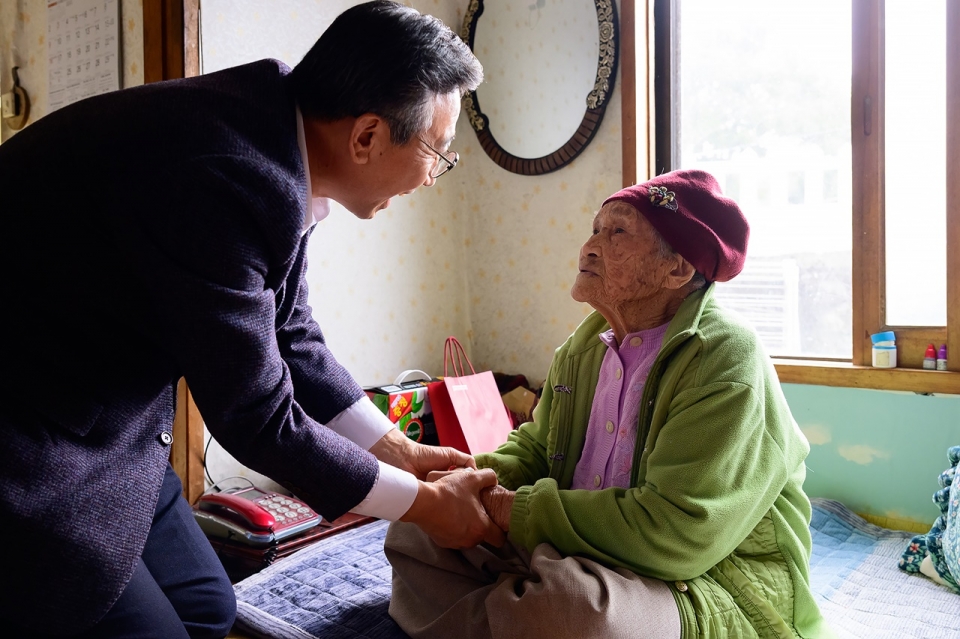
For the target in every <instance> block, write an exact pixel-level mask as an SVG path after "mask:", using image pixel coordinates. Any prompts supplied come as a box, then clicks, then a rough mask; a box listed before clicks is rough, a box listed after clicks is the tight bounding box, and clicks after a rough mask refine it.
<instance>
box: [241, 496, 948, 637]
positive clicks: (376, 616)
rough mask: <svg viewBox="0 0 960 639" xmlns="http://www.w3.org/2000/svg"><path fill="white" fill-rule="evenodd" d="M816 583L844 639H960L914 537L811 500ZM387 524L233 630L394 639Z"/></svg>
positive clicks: (257, 580)
mask: <svg viewBox="0 0 960 639" xmlns="http://www.w3.org/2000/svg"><path fill="white" fill-rule="evenodd" d="M813 506H814V508H813V518H812V521H811V524H810V530H811V534H812V536H813V554H812V556H811V560H810V572H811V575H810V576H811V584H812V586H813V590H814V593H815V594H816V596H817V599H818V603H819V605H820V607H821V610H823V613H824V616H826V618H827V620H828V621H829V622H830V625H831V627H832V628H833V630H834V631H835V632H836V633H837V634H838V635H839V636H840V637H843V638H844V639H874V638H875V639H960V596H957V595H956V594H954V593H952V592H951V591H950V590H949V589H947V588H945V587H943V586H941V585H938V584H936V583H934V582H932V581H930V580H929V579H927V578H925V577H922V576H919V575H911V574H908V573H906V572H903V571H901V570H900V569H899V568H898V567H897V564H898V560H899V559H900V555H901V553H902V552H903V548H904V544H905V542H906V541H908V540H909V539H910V538H911V537H912V533H909V532H904V531H892V530H887V529H884V528H880V527H878V526H874V525H872V524H870V523H868V522H866V521H864V520H863V519H862V518H860V517H858V516H857V515H856V514H854V513H853V512H851V511H850V510H849V509H847V508H846V507H845V506H843V505H842V504H840V503H839V502H836V501H829V500H823V499H815V500H813ZM387 525H388V524H387V522H384V521H377V522H374V523H372V524H368V525H366V526H363V527H361V528H357V529H354V530H350V531H347V532H345V533H342V534H339V535H336V536H334V537H330V538H328V539H325V540H322V541H320V542H318V543H317V544H316V545H314V546H311V547H309V548H307V549H305V550H302V551H300V552H298V553H297V554H295V555H293V556H291V557H289V558H287V559H284V560H283V561H281V562H279V563H276V564H274V565H272V566H270V567H268V568H266V569H265V570H263V571H262V572H260V573H259V574H256V575H254V576H252V577H250V578H248V579H245V580H244V581H242V582H240V583H238V584H237V585H236V588H235V589H236V593H237V623H238V627H239V628H241V629H242V630H244V631H245V632H247V633H249V634H251V635H253V636H257V637H268V638H276V639H311V638H313V637H316V638H320V637H322V638H323V639H394V638H403V637H406V635H405V634H404V633H403V632H402V631H401V630H400V628H399V627H398V626H397V625H396V624H395V623H394V621H393V620H392V619H391V618H390V616H389V615H388V614H387V607H388V606H389V602H390V579H391V569H390V564H389V563H388V562H387V560H386V557H385V556H384V554H383V538H384V536H385V535H386V530H387Z"/></svg>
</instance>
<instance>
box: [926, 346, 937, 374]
mask: <svg viewBox="0 0 960 639" xmlns="http://www.w3.org/2000/svg"><path fill="white" fill-rule="evenodd" d="M923 368H924V370H928V371H935V370H937V347H936V346H934V345H933V344H927V352H926V353H924V354H923Z"/></svg>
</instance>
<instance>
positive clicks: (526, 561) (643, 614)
mask: <svg viewBox="0 0 960 639" xmlns="http://www.w3.org/2000/svg"><path fill="white" fill-rule="evenodd" d="M384 552H385V553H386V556H387V559H389V560H390V563H391V564H392V565H393V596H392V598H391V601H390V616H392V617H393V618H394V619H395V620H396V622H397V623H398V624H400V627H401V628H403V630H404V631H405V632H406V633H407V634H409V635H410V636H411V637H413V638H414V639H421V638H424V639H426V638H437V639H450V638H454V637H456V638H457V639H475V638H476V639H480V638H484V639H487V638H489V639H509V638H513V637H517V638H522V639H540V638H541V637H542V638H543V639H560V638H562V637H577V638H580V637H596V638H598V639H600V638H602V639H620V638H623V639H627V638H629V639H680V613H679V611H678V610H677V604H676V602H675V601H674V599H673V595H672V594H671V593H670V590H669V588H668V587H667V585H666V584H665V583H664V582H662V581H659V580H657V579H650V578H648V577H641V576H639V575H636V574H634V573H632V572H630V571H629V570H626V569H622V568H617V569H611V568H607V567H605V566H602V565H600V564H599V563H597V562H595V561H593V560H590V559H586V558H583V557H561V556H560V554H559V553H558V552H557V551H556V549H554V548H553V547H552V546H550V545H549V544H540V545H539V546H537V547H536V548H535V549H534V551H533V555H532V556H530V555H529V554H528V553H527V552H526V551H525V550H524V549H522V548H517V547H515V546H513V544H511V543H510V542H507V544H506V545H504V547H503V548H493V547H491V546H486V545H481V546H477V547H476V548H471V549H469V550H462V551H461V550H447V549H445V548H440V547H439V546H437V545H436V544H434V543H433V542H432V541H431V540H430V538H429V537H428V536H427V535H425V534H424V533H423V532H422V531H421V530H420V529H419V528H418V527H417V526H415V525H413V524H407V523H401V522H394V523H393V524H391V525H390V528H389V530H388V531H387V538H386V542H385V544H384Z"/></svg>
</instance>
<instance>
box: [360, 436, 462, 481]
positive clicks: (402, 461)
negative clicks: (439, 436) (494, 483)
mask: <svg viewBox="0 0 960 639" xmlns="http://www.w3.org/2000/svg"><path fill="white" fill-rule="evenodd" d="M370 452H371V453H373V454H374V456H375V457H376V458H377V459H379V460H380V461H382V462H384V463H387V464H390V465H391V466H396V467H397V468H400V469H401V470H405V471H407V472H409V473H412V474H413V475H415V476H416V478H417V479H419V480H421V481H423V480H425V479H426V478H427V474H428V473H429V472H430V471H433V470H447V469H449V468H451V467H458V468H459V467H463V468H476V467H477V463H476V462H475V461H473V457H471V456H470V455H468V454H466V453H462V452H460V451H459V450H457V449H455V448H448V447H445V446H426V445H424V444H418V443H416V442H415V441H413V440H411V439H410V438H409V437H407V436H406V435H404V434H403V433H401V432H400V431H399V430H397V429H395V430H391V431H389V432H388V433H387V434H386V435H384V436H383V437H381V438H380V440H379V441H378V442H377V443H376V444H374V445H373V446H371V447H370Z"/></svg>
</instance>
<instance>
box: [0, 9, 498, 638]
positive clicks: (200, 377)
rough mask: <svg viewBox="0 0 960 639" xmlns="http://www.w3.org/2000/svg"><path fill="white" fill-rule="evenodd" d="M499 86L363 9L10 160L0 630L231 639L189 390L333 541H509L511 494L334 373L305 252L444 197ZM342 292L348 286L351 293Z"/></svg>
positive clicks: (125, 101) (239, 449)
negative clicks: (334, 225)
mask: <svg viewBox="0 0 960 639" xmlns="http://www.w3.org/2000/svg"><path fill="white" fill-rule="evenodd" d="M481 79H482V71H481V69H480V66H479V63H478V62H477V61H476V59H475V58H474V57H473V55H472V53H471V52H470V50H469V49H468V48H467V47H466V45H464V43H463V42H462V41H460V40H459V39H458V38H457V36H456V35H455V34H453V32H451V31H450V30H449V29H448V28H446V27H445V26H443V25H442V24H441V23H440V22H439V21H438V20H436V19H435V18H431V17H429V16H423V15H420V14H419V13H417V12H416V11H414V10H412V9H407V8H404V7H401V6H399V5H396V4H394V3H390V2H383V1H378V2H372V3H368V4H365V5H360V6H358V7H355V8H353V9H350V10H348V11H347V12H345V13H344V14H343V15H341V16H340V17H339V18H338V19H337V20H336V21H335V22H334V23H333V25H332V26H331V27H330V28H329V30H328V31H326V32H325V33H324V34H323V35H322V36H321V38H320V39H319V40H318V42H317V43H316V45H315V46H314V47H313V49H312V50H311V51H310V52H309V53H308V54H307V55H306V57H305V58H304V59H303V61H302V62H300V64H299V65H297V67H296V68H295V69H294V70H293V71H292V72H290V70H289V69H288V68H286V67H285V66H284V65H283V64H281V63H278V62H276V61H272V60H264V61H260V62H256V63H252V64H248V65H244V66H241V67H236V68H233V69H228V70H225V71H222V72H219V73H214V74H210V75H207V76H201V77H198V78H191V79H187V80H180V81H173V82H166V83H159V84H155V85H147V86H142V87H136V88H133V89H128V90H124V91H120V92H117V93H113V94H109V95H103V96H98V97H94V98H91V99H88V100H85V101H82V102H79V103H77V104H74V105H71V106H69V107H66V108H63V109H61V110H59V111H57V112H55V113H52V114H50V115H48V116H47V117H45V118H43V119H42V120H41V121H39V122H37V123H35V124H33V125H31V126H30V127H28V128H27V129H26V130H24V131H23V132H21V133H20V134H18V135H17V136H16V137H14V138H13V139H11V140H10V141H8V142H6V143H4V144H3V145H2V147H0V193H2V196H3V201H4V205H3V211H4V213H5V215H4V233H3V236H2V237H3V238H4V239H3V244H2V246H3V249H2V250H0V264H2V266H3V272H4V273H5V274H6V276H7V277H6V280H7V286H6V293H7V300H8V303H7V305H6V306H5V308H6V312H5V313H4V314H5V316H6V317H5V320H6V321H5V322H4V324H5V325H6V326H7V328H6V331H5V336H4V337H3V338H2V340H0V343H2V345H3V346H2V357H0V366H2V367H3V369H4V375H3V378H4V380H5V384H4V386H3V389H2V391H0V399H2V401H0V434H2V435H3V445H2V447H0V524H2V525H0V530H2V533H0V535H2V543H3V547H4V552H3V553H2V554H3V558H2V559H0V572H2V574H3V579H2V581H3V583H4V585H3V592H2V596H0V618H2V620H3V624H4V627H5V628H6V629H8V631H10V632H13V633H14V634H15V635H17V636H34V635H36V636H48V635H71V634H78V633H79V635H80V636H85V637H163V638H165V639H170V638H173V637H187V636H190V637H214V636H223V635H224V634H226V632H227V631H228V630H229V628H230V626H231V624H232V622H233V618H234V615H235V606H236V604H235V600H234V599H233V592H232V589H231V587H230V584H229V582H228V581H227V579H226V576H225V575H224V573H223V570H222V568H220V566H219V562H218V561H217V559H216V557H215V556H214V555H213V553H212V550H211V549H210V546H209V544H207V543H206V541H205V539H204V538H203V536H202V534H201V533H200V531H199V529H198V527H197V525H196V523H195V522H194V521H193V518H192V516H191V511H190V509H189V506H188V505H187V504H186V502H185V501H184V500H183V498H182V497H181V496H180V491H181V486H180V483H179V480H178V479H177V477H176V475H175V474H174V473H173V472H172V470H171V469H170V468H169V464H168V461H167V460H168V456H169V450H170V449H169V444H170V442H171V437H170V429H171V425H172V422H173V416H174V410H175V405H174V404H175V398H176V383H177V380H178V379H179V378H180V377H185V378H186V380H187V383H188V384H189V385H190V388H191V389H192V392H193V395H194V397H195V399H196V402H197V405H198V407H199V408H200V411H201V413H202V414H203V417H204V419H205V421H206V424H207V426H208V428H209V430H210V432H211V433H212V434H213V436H214V437H216V438H217V440H218V441H219V442H220V443H221V444H223V446H224V447H225V448H226V449H227V450H229V451H230V452H231V453H232V454H233V455H234V456H235V457H236V458H237V459H239V460H240V461H241V462H243V463H244V464H246V465H247V466H249V467H251V468H254V469H256V470H258V471H260V472H262V473H264V474H266V475H268V476H270V477H272V478H274V479H275V480H277V481H278V482H279V483H280V484H282V485H284V486H286V487H287V488H289V489H290V490H291V491H292V492H294V493H295V494H296V495H298V496H299V497H301V498H303V499H304V500H305V501H307V502H308V503H309V504H310V505H311V506H313V507H314V508H315V509H316V510H317V511H319V512H320V513H321V514H322V515H323V516H324V517H326V518H327V519H334V518H336V517H338V516H340V515H341V514H343V513H345V512H347V511H348V510H353V511H354V512H360V513H364V514H369V515H375V516H379V517H383V518H387V519H401V520H404V521H412V522H414V523H417V524H419V525H420V526H421V527H422V528H423V529H424V531H426V532H427V533H428V534H430V535H431V536H433V537H434V538H435V539H436V540H437V541H438V542H439V543H441V544H442V545H446V546H454V547H462V546H472V545H475V544H476V543H478V542H480V541H484V540H485V541H489V542H492V543H502V540H503V536H502V532H501V531H500V529H499V528H497V527H496V526H495V525H494V524H493V523H492V522H491V521H490V520H489V519H488V518H487V516H486V514H485V512H484V511H483V508H482V506H481V505H480V503H479V499H478V495H479V492H480V491H481V490H482V489H483V488H485V487H488V486H491V485H493V484H495V483H496V478H495V476H494V474H493V472H492V471H477V472H472V473H454V474H452V475H450V476H449V477H446V478H444V480H442V481H438V482H435V483H426V482H425V481H423V480H424V479H425V478H426V475H427V473H428V472H430V471H432V470H436V469H446V468H448V467H450V466H472V465H473V461H472V459H471V458H469V457H468V456H467V455H464V454H462V453H459V452H457V451H454V450H452V449H444V448H433V447H427V446H420V445H418V444H414V443H413V442H411V441H410V440H408V439H407V438H406V437H404V436H403V435H402V434H401V433H400V432H399V431H397V430H396V429H395V428H394V427H393V426H392V425H391V424H390V423H389V421H387V420H386V418H385V417H384V416H383V415H382V414H380V412H379V411H378V410H377V409H376V408H375V407H374V406H373V405H372V403H370V401H369V400H368V399H367V398H366V397H365V395H364V394H363V392H362V391H361V389H360V387H359V386H358V385H357V383H356V382H355V381H354V380H353V379H352V378H351V376H350V375H349V373H347V371H346V370H344V369H343V367H341V366H340V364H338V363H337V361H336V360H335V359H334V358H333V356H332V355H331V354H330V352H329V351H328V349H327V347H326V345H325V343H324V339H323V336H322V334H321V332H320V328H319V327H318V326H317V324H316V322H315V321H314V320H313V318H312V317H311V311H310V307H309V306H308V305H307V285H306V281H305V278H304V276H305V271H306V245H307V241H308V238H309V236H310V234H311V232H312V230H313V224H314V222H315V221H316V220H318V219H321V218H322V217H323V216H324V215H325V214H326V212H327V207H328V205H329V202H328V200H330V199H332V200H335V201H337V202H339V203H340V204H342V205H343V206H344V207H346V208H347V209H348V210H350V211H351V212H353V213H354V214H355V215H357V216H358V217H361V218H370V217H373V216H374V214H375V213H376V212H377V211H378V210H380V209H383V208H385V207H386V206H387V205H388V204H389V202H390V198H391V197H393V196H396V195H399V194H403V193H410V192H412V191H414V190H415V189H416V188H418V187H419V186H422V185H426V186H431V185H432V184H433V183H434V181H435V180H436V179H437V177H439V175H440V174H441V173H443V172H444V171H446V170H449V168H451V167H452V166H453V165H454V164H456V160H457V156H456V154H455V153H453V152H451V151H448V148H449V145H450V142H451V141H452V139H453V135H454V129H455V125H456V121H457V118H458V116H459V111H460V107H459V104H460V97H461V95H462V94H463V93H464V92H465V91H468V90H472V89H474V88H475V87H476V86H477V84H478V83H479V82H480V81H481ZM343 276H348V275H346V274H344V275H343Z"/></svg>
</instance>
